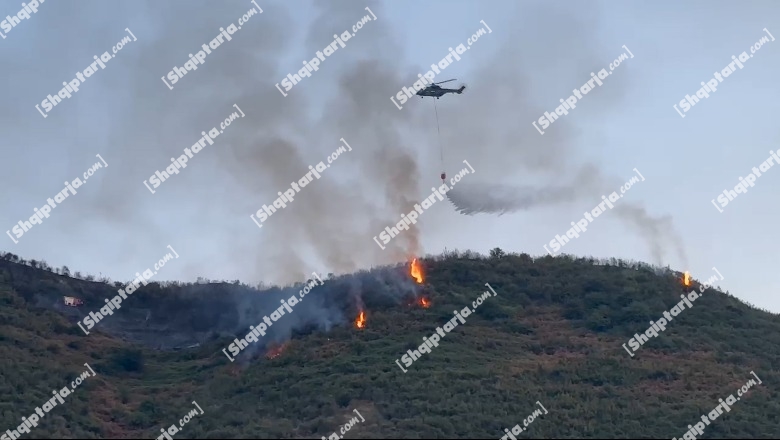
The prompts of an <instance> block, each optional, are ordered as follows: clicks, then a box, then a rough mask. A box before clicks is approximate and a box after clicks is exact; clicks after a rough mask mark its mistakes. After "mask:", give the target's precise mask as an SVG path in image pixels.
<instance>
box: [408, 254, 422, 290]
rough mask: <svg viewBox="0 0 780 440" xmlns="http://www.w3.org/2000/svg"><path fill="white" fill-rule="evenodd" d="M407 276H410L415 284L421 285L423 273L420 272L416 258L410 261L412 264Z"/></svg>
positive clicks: (420, 268)
mask: <svg viewBox="0 0 780 440" xmlns="http://www.w3.org/2000/svg"><path fill="white" fill-rule="evenodd" d="M409 275H411V276H412V278H414V279H415V281H417V284H422V283H423V272H422V266H421V265H420V263H419V262H418V261H417V258H415V259H413V260H412V263H411V264H410V265H409Z"/></svg>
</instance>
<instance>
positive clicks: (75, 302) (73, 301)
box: [62, 296, 84, 307]
mask: <svg viewBox="0 0 780 440" xmlns="http://www.w3.org/2000/svg"><path fill="white" fill-rule="evenodd" d="M62 299H64V300H65V305H66V306H71V307H78V306H80V305H82V304H84V301H82V300H80V299H78V298H74V297H72V296H63V297H62Z"/></svg>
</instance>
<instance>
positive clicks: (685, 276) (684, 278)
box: [683, 271, 691, 287]
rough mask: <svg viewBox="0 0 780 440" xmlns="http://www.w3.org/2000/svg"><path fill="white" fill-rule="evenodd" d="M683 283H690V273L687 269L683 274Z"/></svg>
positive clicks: (686, 284)
mask: <svg viewBox="0 0 780 440" xmlns="http://www.w3.org/2000/svg"><path fill="white" fill-rule="evenodd" d="M683 284H685V286H686V287H688V286H690V285H691V274H689V273H688V271H686V272H685V275H683Z"/></svg>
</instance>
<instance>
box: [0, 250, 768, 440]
mask: <svg viewBox="0 0 780 440" xmlns="http://www.w3.org/2000/svg"><path fill="white" fill-rule="evenodd" d="M14 257H15V256H11V254H6V255H5V256H4V258H2V261H0V356H1V357H2V359H3V362H2V363H0V395H2V396H3V397H2V401H0V422H2V425H1V426H0V431H4V430H5V429H15V428H16V426H17V425H18V424H19V423H21V417H22V416H25V417H26V416H28V415H29V414H30V413H32V412H33V411H34V409H35V407H36V406H40V405H42V404H43V402H45V401H46V400H48V399H49V398H50V397H51V390H53V389H61V388H62V387H63V386H67V385H69V384H70V382H71V380H73V379H74V378H75V377H77V376H78V374H80V373H81V372H83V371H85V367H84V366H83V364H84V363H85V362H87V363H89V365H90V366H92V367H93V368H94V370H95V371H96V372H97V376H96V377H91V378H88V379H87V380H86V381H85V382H84V383H83V384H82V385H81V386H80V387H79V388H77V389H76V390H75V391H74V392H73V393H71V395H70V396H68V397H67V400H66V402H65V404H64V405H58V406H57V407H55V408H54V409H53V410H52V411H51V412H50V413H49V414H47V415H46V417H44V418H43V419H42V421H41V423H40V424H39V426H38V427H37V428H33V431H32V433H31V434H27V435H26V436H25V437H27V438H31V437H38V438H62V437H80V438H113V437H135V438H139V437H141V438H155V437H157V436H158V435H159V434H160V428H163V427H165V428H167V427H169V426H170V425H171V424H173V423H176V424H178V421H179V419H180V418H182V417H183V416H184V415H185V414H187V413H188V412H189V411H190V410H191V409H192V408H193V406H192V404H191V402H192V401H193V400H195V401H197V402H198V404H200V406H201V407H202V408H203V410H204V411H205V414H204V415H202V416H200V415H199V416H197V417H195V418H194V419H193V420H192V421H190V422H189V423H188V424H187V425H186V426H185V427H184V429H183V430H182V431H181V432H179V433H178V434H177V435H176V436H175V438H176V439H183V438H236V437H240V438H252V437H254V438H257V437H260V438H298V437H309V438H312V437H316V438H319V437H320V436H323V435H324V436H326V437H327V436H329V435H330V434H331V433H332V432H334V431H338V429H339V427H340V426H341V425H342V424H344V423H346V422H347V421H348V420H349V419H350V418H352V417H354V413H353V412H352V409H354V408H357V409H358V411H360V413H361V414H362V415H363V417H365V419H366V420H365V422H360V423H357V424H356V425H355V426H354V427H352V429H351V430H350V431H349V433H347V434H346V435H344V437H345V439H350V438H355V439H357V438H431V437H470V438H494V439H498V438H500V437H501V436H502V435H503V434H504V433H503V429H504V428H511V427H512V426H514V425H515V424H517V423H520V424H522V421H523V419H525V418H526V417H527V416H528V415H529V414H531V413H532V412H533V411H534V410H535V409H538V406H537V405H536V403H535V402H536V401H540V402H541V403H542V404H543V405H544V406H545V408H546V409H547V410H548V411H549V414H547V415H544V416H542V417H541V418H539V419H537V420H536V421H534V422H533V423H532V424H531V425H530V426H529V427H528V432H524V433H523V434H521V435H520V436H519V437H522V438H539V437H555V438H582V437H589V438H599V437H601V438H616V437H618V438H628V437H632V438H672V437H678V438H681V437H682V435H683V434H684V433H685V432H686V431H687V430H688V428H687V426H688V425H689V424H695V423H696V421H698V420H699V419H700V417H701V415H702V414H706V413H708V412H709V411H711V410H712V409H713V408H714V407H715V406H716V405H717V404H718V399H721V398H722V399H725V398H726V397H727V396H728V395H730V394H732V393H736V390H737V388H739V387H740V386H742V385H743V384H744V383H745V382H747V381H748V380H749V379H751V378H752V375H751V374H750V371H751V370H753V371H755V373H756V374H757V375H758V376H759V377H760V378H761V380H762V381H763V384H762V385H758V386H756V387H754V388H752V389H751V390H750V391H749V392H748V393H747V394H746V396H744V397H742V399H741V400H740V401H739V402H737V403H736V404H735V405H733V406H732V409H731V412H729V413H726V414H724V415H722V416H720V417H719V418H718V419H717V420H716V421H714V422H712V423H711V424H710V425H709V426H707V428H706V430H705V434H704V436H703V437H704V438H723V437H729V438H740V437H741V438H756V437H764V438H766V437H778V436H780V420H778V418H777V414H780V398H778V397H779V396H780V395H779V394H778V390H780V371H779V370H778V368H779V367H780V350H779V349H778V347H780V317H778V315H774V314H770V313H768V312H766V311H762V310H757V309H755V308H753V307H751V306H749V305H746V304H744V303H743V302H741V301H739V300H737V299H736V298H734V297H732V296H730V295H729V294H727V293H722V292H720V291H718V290H717V289H714V288H710V289H707V290H705V292H704V294H703V296H702V297H701V298H700V299H698V300H696V302H695V303H694V306H693V308H692V309H690V310H687V309H686V310H685V311H684V312H682V313H681V314H680V315H679V316H678V317H677V318H675V319H674V321H673V322H671V323H669V324H668V326H667V329H666V331H665V332H663V333H662V334H660V335H659V336H658V337H657V338H653V339H651V340H650V341H649V342H648V343H646V344H645V345H644V346H643V347H642V348H641V349H640V350H639V351H637V353H636V355H635V357H633V358H631V357H630V356H629V355H628V353H626V351H625V350H624V349H623V347H622V344H624V343H626V342H627V341H628V339H629V338H631V337H632V336H633V335H634V333H640V332H643V331H644V330H645V329H646V328H647V327H648V326H649V321H651V320H653V321H654V320H657V319H658V317H660V316H662V313H663V312H664V311H666V310H669V309H670V308H671V307H672V306H673V305H674V304H676V303H677V302H678V301H679V300H680V294H681V293H683V290H682V286H681V282H680V274H679V273H676V272H672V271H670V270H668V269H665V268H657V267H652V266H649V265H646V264H642V263H633V262H625V261H620V260H614V259H612V260H610V261H599V260H594V259H583V258H580V259H575V258H572V257H568V256H561V257H556V258H553V257H550V256H545V257H541V258H536V259H534V258H532V257H530V256H528V255H526V254H522V255H516V254H506V253H504V252H503V251H502V250H501V249H498V248H496V249H494V250H492V251H491V252H490V256H489V257H485V256H480V255H477V254H474V253H471V252H465V253H458V252H453V253H448V254H446V255H443V256H440V257H435V258H429V259H425V260H423V263H424V265H425V275H426V280H425V281H426V287H425V289H426V291H425V293H426V295H427V297H428V298H430V300H431V301H432V305H431V307H430V308H427V309H423V308H420V307H419V306H416V305H412V306H410V305H405V304H398V305H394V304H387V303H386V300H384V299H381V298H371V297H368V296H366V297H364V298H363V299H364V301H365V303H366V307H367V311H368V323H367V327H366V328H365V329H364V330H357V329H355V328H354V327H353V326H352V325H350V324H349V323H344V324H343V325H340V326H336V327H334V328H333V329H332V330H331V331H330V332H327V333H325V332H322V331H301V332H299V333H296V334H294V336H293V339H292V341H290V343H289V344H288V345H287V346H286V348H285V350H284V352H283V353H282V354H281V355H280V356H279V357H277V358H274V359H271V360H268V359H266V358H265V357H263V356H257V357H255V358H254V359H250V357H251V356H250V355H249V354H247V353H242V354H241V355H239V356H238V359H237V360H236V362H235V363H230V362H229V361H228V360H227V358H226V357H225V356H224V355H223V354H222V352H221V350H222V349H223V348H225V347H226V346H227V345H228V344H229V343H230V341H231V340H232V337H231V336H228V335H226V334H225V332H224V331H220V332H217V331H213V332H212V333H211V334H210V335H209V337H208V338H206V339H205V342H204V343H202V344H201V346H200V347H197V348H194V349H189V350H179V351H160V350H154V349H152V348H150V346H148V345H147V346H140V345H135V344H132V343H129V342H126V341H123V340H121V339H120V338H117V337H113V336H110V335H109V334H108V333H104V332H103V330H101V329H100V328H99V327H97V328H96V330H97V331H93V332H91V334H90V335H89V336H86V335H85V334H84V333H82V331H81V330H79V329H78V327H77V326H76V324H75V318H72V317H69V315H68V311H75V309H69V308H65V307H64V306H63V307H59V303H60V302H61V301H62V300H61V297H62V295H73V296H77V297H79V298H82V299H84V300H85V305H84V306H82V308H80V309H79V310H81V313H85V312H88V311H91V310H95V307H96V306H97V305H99V304H103V298H108V297H110V296H113V295H114V294H115V293H116V288H117V287H115V286H114V285H111V284H108V283H109V282H110V281H109V280H107V279H103V280H101V282H96V281H91V280H87V279H86V278H84V279H76V278H71V277H70V275H69V274H70V271H69V270H67V268H63V269H52V268H50V267H48V265H46V264H45V263H42V262H37V261H36V262H35V264H34V265H33V264H32V262H21V261H20V260H19V259H18V257H16V258H14ZM694 275H696V274H694ZM709 275H710V274H706V275H705V278H708V277H709ZM486 282H487V283H490V285H491V286H492V287H493V288H494V289H495V290H496V292H497V293H498V296H496V297H490V298H489V299H487V300H486V301H485V302H484V303H483V304H482V305H481V306H480V307H479V308H478V309H477V311H476V313H473V314H472V315H470V316H469V317H467V318H466V323H465V324H463V325H458V326H457V327H456V328H455V330H454V331H453V332H452V333H450V334H448V335H447V336H446V337H444V338H442V340H441V342H440V343H439V347H437V348H434V349H433V351H432V353H430V354H425V355H423V356H422V358H421V359H419V360H418V361H416V362H414V363H413V364H412V366H411V367H409V371H408V372H407V373H406V374H404V373H403V372H402V371H401V370H400V369H399V368H398V366H397V365H396V364H395V360H396V359H400V357H401V356H402V355H403V354H404V353H405V352H406V350H407V349H411V348H415V347H417V346H418V345H420V344H421V343H422V337H423V336H428V335H430V334H431V333H433V332H435V330H436V327H437V326H441V325H442V324H443V323H444V322H445V321H446V320H448V319H450V318H451V317H452V316H453V314H452V311H453V310H455V309H458V310H460V309H462V308H463V307H465V306H471V303H472V301H474V300H475V299H476V298H477V297H478V296H479V295H481V294H482V292H484V291H485V290H486V288H485V286H484V283H486ZM696 287H698V286H696ZM238 289H248V287H247V286H242V285H240V284H239V283H218V284H194V285H187V284H180V283H166V284H162V285H161V284H158V283H153V284H150V285H149V286H146V287H143V288H142V289H140V290H139V291H138V292H137V293H135V294H133V299H132V301H133V303H132V304H130V303H128V304H127V305H123V309H122V310H120V311H118V312H117V313H116V316H113V317H111V318H109V320H113V321H112V322H114V324H113V325H119V324H120V323H122V322H123V321H122V319H123V318H122V316H121V315H122V314H128V316H129V315H132V314H134V313H135V311H134V310H133V309H134V308H144V309H149V310H152V314H153V315H154V316H155V319H158V320H160V319H170V322H171V325H174V324H175V325H176V326H177V328H178V329H179V330H180V331H181V330H187V329H189V330H191V331H193V332H201V331H208V330H209V328H215V327H220V326H221V327H224V328H227V327H225V326H228V324H226V322H229V321H230V320H234V319H235V318H236V316H235V311H234V309H235V306H233V307H232V308H231V307H230V302H231V301H233V300H235V298H237V297H238V295H239V294H238V293H237V292H238V291H239V290H238ZM193 302H197V303H198V304H205V305H206V307H198V308H197V309H187V308H186V307H187V306H188V304H191V303H193ZM54 304H57V305H58V307H59V308H57V307H55V306H54ZM182 310H184V311H183V312H182ZM229 310H233V312H230V313H229V312H228V311H229ZM344 310H347V309H346V308H345V309H344ZM260 315H262V313H261V314H260ZM165 316H168V318H165ZM107 324H110V323H109V322H108V321H107ZM244 331H245V329H244Z"/></svg>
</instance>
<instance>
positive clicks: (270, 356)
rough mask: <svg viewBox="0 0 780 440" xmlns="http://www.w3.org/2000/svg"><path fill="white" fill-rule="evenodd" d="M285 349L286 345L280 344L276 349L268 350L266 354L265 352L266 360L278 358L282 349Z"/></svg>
mask: <svg viewBox="0 0 780 440" xmlns="http://www.w3.org/2000/svg"><path fill="white" fill-rule="evenodd" d="M286 347H287V344H286V343H285V344H282V345H279V346H277V347H271V348H269V349H268V352H266V354H265V357H266V358H267V359H274V358H277V357H279V355H280V354H282V352H283V351H284V349H285V348H286Z"/></svg>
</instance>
